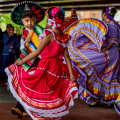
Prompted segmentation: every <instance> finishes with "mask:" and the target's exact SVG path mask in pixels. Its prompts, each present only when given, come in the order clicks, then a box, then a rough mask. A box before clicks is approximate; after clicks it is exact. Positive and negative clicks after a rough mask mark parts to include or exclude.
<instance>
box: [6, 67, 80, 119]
mask: <svg viewBox="0 0 120 120" xmlns="http://www.w3.org/2000/svg"><path fill="white" fill-rule="evenodd" d="M5 72H6V74H7V75H8V84H9V88H10V90H11V92H12V94H13V97H15V98H16V99H17V101H19V102H20V103H21V105H22V106H23V107H24V109H25V111H26V112H27V113H28V114H29V115H30V116H31V118H32V119H33V120H37V119H36V118H34V116H33V115H32V114H31V112H30V111H29V110H31V111H34V112H35V113H36V114H37V115H40V116H42V117H50V118H52V117H56V118H58V117H62V116H64V115H66V114H68V113H69V110H68V109H69V108H70V107H71V106H73V105H74V101H73V99H76V98H78V93H77V94H76V95H75V97H74V98H71V101H70V103H69V108H68V109H67V110H65V109H66V106H65V105H63V106H61V107H59V108H55V109H52V110H43V109H36V108H33V107H31V106H28V105H27V104H26V103H25V102H24V101H22V99H21V98H20V97H19V96H18V95H17V93H16V92H15V90H14V88H13V86H12V84H11V82H12V75H11V73H10V72H9V70H8V68H6V69H5ZM74 90H78V89H77V88H76V87H74V88H72V89H71V90H70V93H71V92H73V91H74ZM64 110H65V111H64ZM60 112H61V113H60Z"/></svg>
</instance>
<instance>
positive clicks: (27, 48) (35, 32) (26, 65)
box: [18, 25, 43, 71]
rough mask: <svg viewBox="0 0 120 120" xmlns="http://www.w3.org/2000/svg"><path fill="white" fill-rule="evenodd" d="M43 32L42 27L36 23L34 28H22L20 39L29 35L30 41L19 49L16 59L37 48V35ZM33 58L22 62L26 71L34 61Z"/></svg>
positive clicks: (38, 41)
mask: <svg viewBox="0 0 120 120" xmlns="http://www.w3.org/2000/svg"><path fill="white" fill-rule="evenodd" d="M42 32H43V28H42V27H40V26H38V25H36V26H34V29H33V30H31V31H30V33H29V31H28V30H27V29H24V30H23V33H22V36H21V39H23V40H24V41H25V39H26V37H28V36H29V37H30V39H31V41H30V42H29V43H26V44H25V45H24V48H23V49H22V51H21V54H20V57H19V58H18V59H22V58H24V57H26V56H27V55H28V54H30V53H31V52H33V51H35V50H36V49H37V47H38V46H39V43H40V40H39V37H38V36H39V35H40V34H41V33H42ZM34 61H35V58H34V59H32V60H30V61H28V62H27V63H24V64H23V65H22V66H23V69H24V70H25V71H28V70H29V69H30V67H31V66H32V64H33V63H34Z"/></svg>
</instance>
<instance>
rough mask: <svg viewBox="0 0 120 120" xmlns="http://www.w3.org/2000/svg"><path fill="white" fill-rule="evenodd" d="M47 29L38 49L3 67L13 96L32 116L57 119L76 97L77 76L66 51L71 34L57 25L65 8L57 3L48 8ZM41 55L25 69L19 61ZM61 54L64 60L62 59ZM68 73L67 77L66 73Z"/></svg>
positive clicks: (47, 119)
mask: <svg viewBox="0 0 120 120" xmlns="http://www.w3.org/2000/svg"><path fill="white" fill-rule="evenodd" d="M47 13H48V14H47V17H48V26H49V28H48V29H45V30H44V32H43V33H42V34H41V42H40V46H39V47H38V49H37V50H36V51H34V52H32V53H30V54H29V55H28V56H27V57H25V58H23V59H22V60H17V61H16V62H15V64H12V65H11V66H9V67H8V68H6V73H7V75H8V82H9V86H10V90H11V92H12V94H13V96H14V97H15V98H16V99H17V100H18V101H19V102H20V103H21V104H22V105H23V106H24V109H25V110H26V112H27V113H28V114H29V115H30V117H31V118H32V119H34V120H39V119H40V120H59V119H61V117H62V116H64V115H66V114H68V113H69V108H70V107H71V106H73V105H74V101H73V100H74V99H75V98H77V97H78V88H77V84H76V78H75V76H74V75H73V70H72V64H71V61H70V58H69V54H68V48H67V46H68V42H69V40H70V38H71V37H70V36H69V35H68V34H64V33H63V32H62V31H61V29H60V26H61V24H62V23H63V21H64V10H63V9H62V8H60V7H55V8H51V9H49V10H48V11H47ZM38 55H41V58H42V59H41V60H40V61H39V63H38V66H37V67H36V69H34V71H33V69H31V70H29V72H25V71H24V69H23V68H22V66H21V65H22V64H24V63H26V62H27V61H28V60H30V59H33V58H35V57H36V56H38ZM62 55H64V58H65V60H66V64H64V63H63V59H62ZM66 76H68V77H66Z"/></svg>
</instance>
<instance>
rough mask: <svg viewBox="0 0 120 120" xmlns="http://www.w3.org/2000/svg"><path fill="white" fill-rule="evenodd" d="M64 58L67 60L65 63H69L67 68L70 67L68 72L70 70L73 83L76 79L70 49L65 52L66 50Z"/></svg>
mask: <svg viewBox="0 0 120 120" xmlns="http://www.w3.org/2000/svg"><path fill="white" fill-rule="evenodd" d="M64 58H65V61H66V63H67V66H68V70H69V73H70V78H71V81H72V82H75V81H76V78H75V76H74V75H73V70H72V63H71V60H70V56H69V53H68V48H65V50H64Z"/></svg>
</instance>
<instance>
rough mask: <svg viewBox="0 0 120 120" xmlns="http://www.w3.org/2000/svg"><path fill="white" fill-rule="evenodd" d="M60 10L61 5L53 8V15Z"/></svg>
mask: <svg viewBox="0 0 120 120" xmlns="http://www.w3.org/2000/svg"><path fill="white" fill-rule="evenodd" d="M58 11H60V7H55V8H53V9H52V16H53V17H54V16H55V15H56V13H57V12H58Z"/></svg>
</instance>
